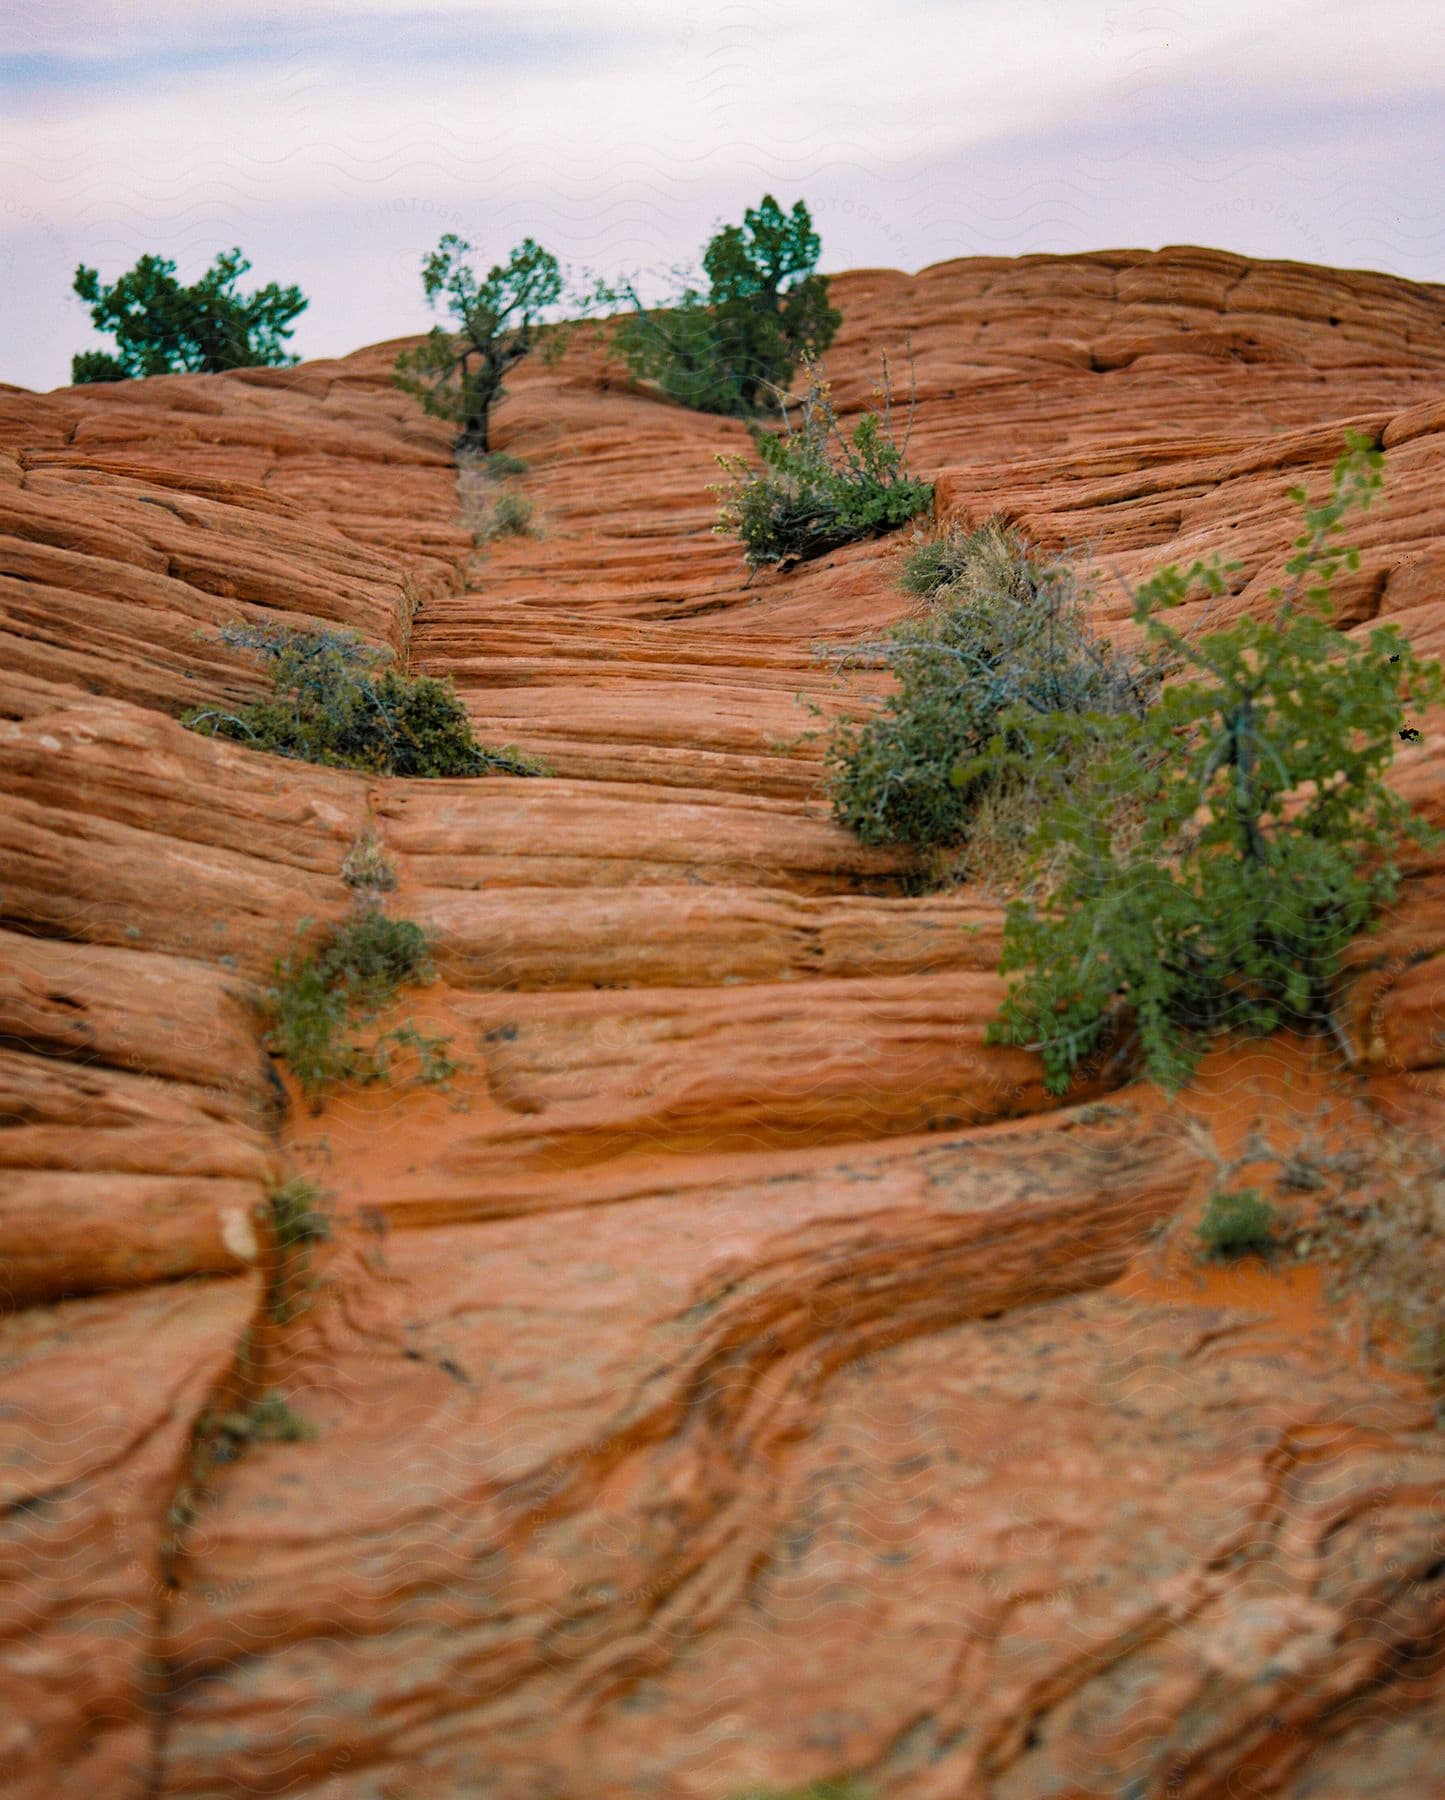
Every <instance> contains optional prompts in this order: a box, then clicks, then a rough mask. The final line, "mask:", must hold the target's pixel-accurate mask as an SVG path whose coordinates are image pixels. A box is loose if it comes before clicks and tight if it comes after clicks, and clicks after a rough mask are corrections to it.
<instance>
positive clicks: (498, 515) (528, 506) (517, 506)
mask: <svg viewBox="0 0 1445 1800" xmlns="http://www.w3.org/2000/svg"><path fill="white" fill-rule="evenodd" d="M531 530H532V502H531V501H530V500H529V499H528V498H527V496H526V495H525V494H513V493H502V494H498V495H497V498H496V501H495V503H494V504H493V506H492V527H491V535H492V536H493V537H494V538H496V537H527V536H529V535H530V534H531Z"/></svg>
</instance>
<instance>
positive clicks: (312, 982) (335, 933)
mask: <svg viewBox="0 0 1445 1800" xmlns="http://www.w3.org/2000/svg"><path fill="white" fill-rule="evenodd" d="M433 973H434V972H433V969H432V966H431V961H430V958H429V956H428V954H427V944H426V937H425V934H424V933H423V932H422V930H421V928H420V926H418V925H415V924H413V923H412V922H411V921H410V920H404V919H391V918H388V917H387V916H386V914H385V913H382V912H381V911H379V910H378V909H376V908H375V907H370V908H368V909H367V910H365V911H364V912H362V913H360V914H359V915H358V916H357V917H356V918H354V919H351V920H349V921H348V922H347V923H346V924H344V925H338V926H336V927H334V928H333V930H332V932H331V934H330V936H329V937H328V938H327V940H326V942H325V943H324V944H323V945H322V946H321V947H320V949H318V950H314V951H310V952H305V953H303V952H300V951H293V952H292V954H291V955H290V956H289V957H288V958H287V959H286V961H285V962H284V963H278V964H277V969H276V985H275V986H274V987H273V988H272V989H271V990H270V992H269V994H268V1003H269V1007H270V1014H271V1032H270V1041H271V1043H272V1046H273V1048H275V1049H276V1050H278V1051H279V1052H280V1054H281V1055H282V1056H284V1057H285V1059H286V1061H287V1063H288V1064H289V1065H290V1068H291V1071H292V1073H293V1074H294V1075H295V1077H296V1079H297V1081H298V1082H300V1084H301V1087H302V1089H303V1090H304V1091H305V1092H306V1093H307V1094H308V1095H310V1096H312V1097H313V1098H314V1097H315V1096H316V1095H317V1094H319V1093H320V1092H322V1090H324V1089H325V1088H327V1087H330V1086H333V1085H335V1084H336V1083H338V1082H343V1081H363V1082H370V1081H379V1080H382V1079H384V1078H385V1075H386V1073H387V1067H386V1062H385V1059H384V1056H383V1057H381V1058H379V1057H378V1054H377V1049H376V1047H375V1046H371V1047H367V1046H365V1045H363V1043H362V1042H361V1041H360V1039H359V1038H358V1037H357V1035H356V1030H355V1027H356V1025H357V1024H358V1023H360V1022H363V1021H365V1020H367V1019H370V1018H374V1017H375V1015H376V1014H377V1013H379V1012H380V1011H382V1009H383V1008H384V1007H385V1006H386V1005H387V1004H388V1003H389V1002H390V1001H391V1000H392V999H393V998H394V997H395V995H396V993H397V991H398V989H399V988H401V987H402V986H403V985H404V984H405V983H408V982H413V981H415V982H425V981H429V980H431V979H432V977H433Z"/></svg>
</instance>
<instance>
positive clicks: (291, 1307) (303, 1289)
mask: <svg viewBox="0 0 1445 1800" xmlns="http://www.w3.org/2000/svg"><path fill="white" fill-rule="evenodd" d="M265 1211H266V1219H267V1223H268V1224H269V1226H270V1232H271V1245H272V1249H273V1253H274V1254H273V1256H272V1258H271V1260H270V1262H269V1264H268V1281H267V1288H266V1310H267V1311H268V1312H269V1313H270V1315H271V1317H272V1318H273V1319H275V1320H276V1321H277V1323H278V1324H282V1325H285V1324H288V1323H289V1322H290V1321H291V1320H292V1319H294V1318H296V1317H297V1316H298V1315H299V1314H301V1313H302V1312H304V1311H305V1310H306V1308H307V1306H308V1305H309V1304H310V1297H311V1290H312V1288H313V1287H314V1285H315V1283H314V1282H313V1280H312V1278H311V1251H312V1249H313V1247H314V1246H315V1245H317V1244H323V1243H325V1242H326V1240H327V1239H328V1238H329V1237H330V1236H331V1220H330V1217H329V1215H328V1214H327V1211H326V1209H325V1207H324V1205H323V1204H322V1200H321V1194H320V1191H319V1190H318V1189H317V1188H316V1187H315V1186H314V1185H313V1183H311V1182H309V1181H307V1180H305V1179H304V1177H302V1176H294V1177H293V1178H292V1179H291V1180H290V1181H286V1182H281V1183H278V1184H277V1185H276V1186H275V1187H273V1188H272V1189H271V1191H270V1193H269V1194H268V1195H267V1196H266V1209H265Z"/></svg>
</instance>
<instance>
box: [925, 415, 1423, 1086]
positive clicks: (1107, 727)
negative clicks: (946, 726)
mask: <svg viewBox="0 0 1445 1800" xmlns="http://www.w3.org/2000/svg"><path fill="white" fill-rule="evenodd" d="M1347 443H1348V448H1347V450H1346V452H1345V454H1344V455H1343V456H1342V457H1341V458H1340V460H1339V462H1338V463H1337V465H1336V467H1335V471H1334V480H1333V485H1332V489H1331V494H1330V498H1329V499H1328V500H1327V501H1325V502H1324V503H1322V504H1321V505H1318V506H1311V505H1310V504H1309V502H1308V497H1307V496H1306V495H1305V493H1304V491H1303V490H1302V489H1299V488H1296V489H1293V490H1291V497H1292V498H1293V499H1295V500H1296V501H1297V502H1298V503H1299V504H1300V505H1301V506H1302V507H1303V509H1304V530H1303V532H1302V533H1301V535H1300V536H1299V537H1298V538H1296V540H1295V546H1296V554H1295V555H1294V556H1293V557H1292V558H1291V559H1290V560H1289V562H1288V563H1287V564H1286V570H1287V572H1288V573H1289V574H1290V575H1291V576H1292V577H1293V581H1292V584H1291V586H1290V588H1289V590H1288V592H1285V591H1283V590H1281V589H1280V588H1275V589H1274V590H1272V596H1273V598H1274V599H1275V601H1276V608H1275V613H1274V616H1273V618H1272V619H1270V620H1267V621H1260V620H1255V619H1252V618H1247V617H1246V618H1242V619H1240V620H1238V621H1237V622H1236V623H1234V624H1232V625H1230V626H1228V627H1226V628H1224V629H1221V630H1217V631H1214V632H1211V633H1208V634H1205V635H1203V636H1201V637H1200V638H1199V640H1198V641H1197V642H1191V641H1190V640H1188V639H1187V638H1185V637H1184V636H1183V635H1182V634H1180V633H1179V632H1177V631H1175V630H1173V629H1172V628H1171V627H1170V626H1168V625H1167V624H1165V622H1164V621H1163V619H1162V618H1161V617H1160V616H1159V615H1160V613H1161V612H1162V611H1164V610H1167V609H1168V608H1169V607H1172V606H1174V605H1176V604H1177V603H1178V602H1179V601H1181V600H1182V599H1184V598H1185V596H1186V595H1187V594H1188V593H1189V592H1190V591H1192V590H1193V589H1194V588H1195V587H1196V586H1198V585H1201V584H1202V585H1203V586H1204V587H1205V588H1206V589H1207V590H1209V591H1211V592H1213V593H1215V594H1219V593H1222V592H1223V591H1224V590H1225V574H1226V571H1225V569H1224V568H1222V567H1221V565H1220V564H1219V563H1218V562H1217V561H1215V562H1210V563H1203V562H1200V563H1196V564H1195V565H1194V566H1193V568H1191V569H1190V570H1189V571H1187V572H1186V573H1182V574H1181V573H1180V572H1179V571H1178V570H1177V569H1175V568H1168V569H1165V570H1164V571H1163V572H1162V573H1161V574H1159V575H1157V576H1156V577H1155V578H1154V579H1153V580H1152V581H1150V582H1147V583H1146V584H1145V585H1144V586H1143V587H1141V588H1140V589H1139V590H1138V593H1137V595H1136V597H1135V617H1136V619H1137V620H1138V621H1139V623H1140V624H1141V625H1142V626H1143V628H1144V630H1145V632H1146V634H1147V637H1148V638H1149V639H1150V640H1151V641H1152V642H1153V643H1154V644H1156V645H1157V646H1159V648H1160V649H1161V651H1162V652H1164V653H1165V654H1168V655H1171V656H1173V657H1175V658H1177V659H1178V661H1179V662H1180V663H1181V664H1182V665H1183V666H1184V668H1185V670H1186V671H1187V672H1189V673H1190V674H1192V675H1193V676H1194V677H1195V678H1194V679H1188V680H1181V681H1179V682H1177V683H1174V684H1172V685H1171V686H1169V687H1168V688H1166V690H1165V691H1164V694H1163V696H1162V698H1161V700H1160V701H1159V703H1158V704H1157V705H1156V706H1154V707H1153V708H1151V709H1150V710H1149V712H1148V713H1147V714H1146V715H1145V716H1144V717H1143V718H1142V719H1141V718H1139V717H1137V716H1134V715H1133V714H1125V715H1122V716H1119V717H1116V718H1113V719H1109V720H1103V719H1097V718H1096V719H1093V720H1086V721H1080V720H1077V719H1070V718H1068V717H1066V716H1062V715H1057V716H1055V717H1053V718H1049V719H1042V720H1027V719H1025V718H1024V717H1023V715H1022V712H1021V710H1020V709H1017V708H1015V709H1011V710H1010V712H1009V713H1006V714H1004V715H1003V716H1002V718H1001V719H1000V721H999V723H1000V727H1001V729H1000V731H999V733H998V734H996V736H995V738H994V739H993V740H992V742H991V743H990V745H989V746H988V747H987V749H986V750H985V751H984V752H983V753H982V754H981V755H980V756H979V757H976V758H974V759H972V761H971V762H970V763H968V764H966V765H963V766H962V767H961V768H960V770H959V772H958V776H957V779H959V780H960V781H962V782H964V783H967V782H970V781H973V780H976V779H978V778H979V777H980V775H981V774H989V773H996V772H998V771H999V770H1001V769H1007V768H1009V767H1018V766H1019V763H1020V760H1021V753H1020V751H1019V749H1018V747H1017V745H1016V744H1014V743H1010V742H1009V741H1008V734H1009V733H1010V732H1013V733H1017V732H1019V731H1022V732H1024V733H1025V735H1026V736H1027V738H1028V739H1029V744H1028V748H1027V750H1026V752H1024V753H1023V754H1026V755H1033V754H1037V746H1038V745H1039V744H1041V743H1057V744H1063V745H1067V744H1069V743H1073V744H1078V743H1080V742H1081V741H1084V739H1085V738H1087V740H1088V743H1089V748H1090V755H1089V759H1088V767H1087V772H1086V773H1087V786H1086V787H1084V788H1082V789H1079V788H1075V789H1070V790H1066V791H1064V792H1062V793H1060V794H1058V795H1057V796H1056V797H1055V798H1054V799H1053V800H1052V801H1051V802H1050V803H1049V805H1048V806H1047V807H1046V808H1045V811H1044V814H1043V817H1042V818H1041V819H1040V822H1039V826H1038V830H1037V832H1036V834H1035V843H1036V848H1037V852H1038V854H1039V855H1048V854H1052V853H1057V854H1059V855H1061V856H1062V858H1063V863H1064V873H1063V876H1062V879H1061V880H1060V881H1059V883H1058V885H1057V886H1056V888H1055V889H1054V891H1053V892H1052V893H1051V894H1050V895H1049V896H1048V898H1047V899H1046V900H1045V901H1044V902H1043V903H1038V902H1036V901H1033V900H1020V901H1016V902H1015V903H1014V904H1013V905H1012V906H1010V908H1009V911H1008V914H1007V919H1006V924H1005V932H1004V957H1003V964H1002V967H1003V970H1004V972H1005V973H1006V974H1012V973H1018V972H1020V971H1022V979H1020V980H1019V981H1017V982H1016V983H1015V984H1013V986H1012V987H1011V989H1010V992H1009V995H1008V999H1007V1001H1006V1003H1005V1006H1004V1009H1003V1012H1002V1014H1001V1016H1000V1018H999V1019H998V1020H997V1021H995V1022H994V1024H993V1025H991V1026H990V1030H989V1037H990V1041H992V1042H995V1043H1008V1044H1023V1045H1027V1046H1029V1047H1031V1048H1033V1049H1036V1050H1039V1051H1041V1052H1042V1055H1043V1059H1044V1069H1045V1079H1046V1083H1047V1086H1048V1087H1049V1089H1050V1091H1051V1092H1054V1093H1062V1092H1064V1091H1065V1090H1066V1089H1067V1087H1068V1085H1069V1082H1070V1080H1071V1078H1072V1075H1073V1071H1074V1070H1075V1068H1076V1067H1077V1065H1078V1064H1079V1063H1080V1062H1081V1061H1082V1060H1083V1059H1084V1058H1086V1057H1088V1056H1089V1055H1090V1054H1091V1052H1092V1051H1093V1050H1094V1049H1095V1048H1096V1047H1097V1046H1099V1045H1101V1044H1103V1043H1104V1042H1105V1040H1106V1039H1108V1038H1109V1037H1111V1036H1112V1035H1115V1031H1116V1027H1117V1026H1122V1025H1125V1024H1131V1026H1132V1032H1133V1034H1134V1036H1136V1037H1137V1041H1138V1043H1139V1044H1140V1046H1141V1047H1142V1050H1143V1056H1144V1064H1145V1068H1146V1070H1147V1072H1148V1074H1149V1075H1150V1077H1151V1078H1152V1079H1153V1080H1155V1081H1156V1082H1158V1083H1159V1084H1160V1085H1161V1086H1163V1087H1165V1088H1167V1089H1170V1090H1173V1089H1177V1088H1178V1087H1179V1086H1180V1085H1182V1083H1183V1082H1184V1081H1186V1080H1187V1079H1188V1077H1189V1076H1190V1074H1191V1073H1192V1072H1193V1069H1194V1066H1195V1064H1196V1062H1197V1061H1198V1057H1199V1054H1200V1051H1201V1049H1202V1047H1203V1042H1204V1040H1205V1038H1206V1037H1207V1035H1209V1034H1210V1033H1214V1032H1219V1031H1226V1030H1243V1031H1247V1032H1250V1033H1256V1034H1261V1035H1262V1034H1265V1033H1268V1032H1270V1031H1273V1030H1275V1029H1276V1028H1277V1027H1279V1026H1281V1025H1290V1026H1293V1027H1295V1028H1297V1029H1301V1030H1307V1029H1314V1028H1317V1027H1318V1026H1320V1025H1321V1024H1326V1023H1328V1022H1329V1019H1330V1017H1331V1007H1332V1002H1333V986H1334V980H1335V976H1336V973H1337V970H1338V966H1339V958H1340V953H1341V952H1342V950H1343V949H1344V947H1345V945H1346V944H1347V943H1348V942H1349V940H1350V939H1351V938H1352V937H1353V936H1354V935H1355V933H1356V932H1358V931H1359V930H1360V929H1361V928H1362V927H1364V926H1365V925H1366V924H1367V923H1368V921H1369V919H1370V917H1371V915H1372V914H1373V913H1374V911H1375V909H1376V908H1377V907H1378V906H1379V905H1381V904H1382V903H1384V902H1387V901H1388V900H1390V899H1391V898H1392V897H1393V895H1394V893H1395V891H1396V888H1397V885H1398V868H1397V865H1396V861H1395V852H1396V848H1397V846H1398V843H1399V840H1400V838H1401V836H1402V835H1404V836H1408V837H1410V838H1413V839H1414V840H1415V841H1416V842H1418V843H1430V842H1435V841H1438V838H1439V834H1438V833H1436V832H1434V831H1433V830H1432V829H1431V828H1430V827H1429V826H1428V825H1427V824H1426V823H1425V822H1424V820H1422V819H1421V818H1419V817H1418V816H1416V815H1415V814H1413V813H1412V812H1411V810H1410V808H1409V807H1408V805H1407V804H1406V803H1405V802H1404V801H1403V800H1402V799H1400V798H1399V797H1398V796H1397V795H1395V794H1393V793H1392V792H1391V791H1390V789H1389V788H1388V787H1387V786H1386V784H1385V782H1384V779H1383V777H1384V772H1385V770H1386V768H1387V767H1388V765H1389V763H1390V761H1391V759H1392V757H1393V756H1394V753H1395V746H1396V743H1397V741H1398V739H1399V738H1400V737H1401V736H1403V735H1405V732H1404V731H1402V729H1401V703H1402V694H1403V695H1407V696H1409V697H1411V698H1413V700H1414V701H1415V702H1416V703H1429V702H1431V701H1434V700H1437V699H1439V698H1440V696H1441V693H1442V679H1441V671H1440V668H1439V665H1438V664H1435V663H1430V664H1426V663H1422V662H1420V661H1419V660H1418V659H1417V658H1416V657H1415V656H1414V654H1413V652H1412V651H1411V650H1410V647H1409V645H1408V644H1407V643H1406V642H1405V641H1404V639H1402V638H1401V636H1400V634H1399V632H1398V631H1397V630H1396V629H1395V628H1394V627H1391V626H1386V627H1383V628H1381V629H1377V630H1375V631H1372V632H1371V633H1370V636H1369V639H1368V641H1367V642H1362V641H1360V640H1359V639H1357V638H1351V637H1345V636H1344V635H1342V634H1341V633H1340V632H1338V631H1336V630H1334V629H1332V628H1331V626H1330V625H1329V624H1328V622H1327V615H1328V613H1329V610H1330V601H1329V594H1330V584H1331V581H1332V579H1333V577H1334V575H1335V574H1336V572H1337V570H1338V569H1339V567H1340V566H1341V564H1342V563H1343V564H1344V565H1345V566H1347V567H1351V568H1353V567H1355V566H1356V564H1357V560H1358V558H1357V555H1356V553H1355V552H1353V551H1343V550H1340V549H1338V548H1335V547H1332V546H1331V544H1330V539H1331V538H1332V537H1333V536H1334V535H1335V534H1336V533H1337V532H1338V531H1339V529H1340V521H1341V519H1342V517H1343V515H1344V513H1345V512H1346V511H1347V510H1348V509H1349V508H1350V507H1351V506H1352V505H1355V504H1359V505H1361V506H1364V505H1368V504H1369V501H1370V499H1371V497H1372V495H1373V493H1374V491H1375V490H1376V489H1377V488H1378V487H1379V485H1380V480H1381V477H1380V464H1381V462H1382V460H1383V459H1382V458H1381V456H1380V454H1379V452H1378V451H1376V450H1374V449H1372V448H1371V447H1370V445H1369V441H1368V440H1367V439H1363V438H1360V437H1358V436H1356V435H1353V434H1352V435H1351V437H1350V438H1349V439H1348V440H1347ZM1407 729H1408V728H1407ZM1121 794H1122V795H1126V796H1129V797H1130V798H1131V799H1132V800H1133V802H1134V803H1135V805H1136V810H1137V814H1138V817H1139V819H1140V820H1141V821H1142V823H1141V824H1140V826H1139V828H1138V829H1137V830H1136V831H1135V833H1134V835H1133V839H1132V841H1131V842H1129V843H1122V842H1121V841H1120V840H1119V837H1118V834H1117V832H1116V831H1115V830H1114V829H1113V824H1112V817H1111V814H1110V812H1109V810H1108V807H1107V806H1106V805H1105V804H1103V797H1105V796H1108V797H1111V798H1112V797H1117V796H1118V795H1121ZM1125 1041H1126V1042H1127V1041H1128V1039H1126V1040H1125Z"/></svg>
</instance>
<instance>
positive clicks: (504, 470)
mask: <svg viewBox="0 0 1445 1800" xmlns="http://www.w3.org/2000/svg"><path fill="white" fill-rule="evenodd" d="M486 460H487V472H488V473H489V474H491V475H494V476H495V477H496V478H497V479H498V480H500V479H501V478H502V477H503V476H504V475H525V474H526V473H527V471H528V469H530V468H531V466H532V465H531V464H530V463H529V462H528V461H527V459H526V458H525V457H523V456H513V455H512V453H511V451H510V450H489V451H488V452H487V459H486Z"/></svg>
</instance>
